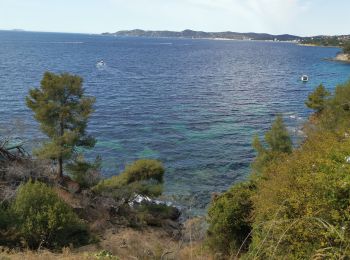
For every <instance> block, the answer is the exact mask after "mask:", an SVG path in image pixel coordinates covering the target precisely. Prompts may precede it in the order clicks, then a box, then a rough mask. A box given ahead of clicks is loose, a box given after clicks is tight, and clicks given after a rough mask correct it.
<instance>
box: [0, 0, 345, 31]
mask: <svg viewBox="0 0 350 260" xmlns="http://www.w3.org/2000/svg"><path fill="white" fill-rule="evenodd" d="M349 14H350V0H0V29H5V30H7V29H15V28H16V29H25V30H32V31H50V32H81V33H101V32H115V31H118V30H129V29H136V28H139V29H146V30H176V31H180V30H184V29H193V30H203V31H227V30H229V31H235V32H267V33H273V34H282V33H290V34H297V35H301V36H306V35H318V34H350V19H349Z"/></svg>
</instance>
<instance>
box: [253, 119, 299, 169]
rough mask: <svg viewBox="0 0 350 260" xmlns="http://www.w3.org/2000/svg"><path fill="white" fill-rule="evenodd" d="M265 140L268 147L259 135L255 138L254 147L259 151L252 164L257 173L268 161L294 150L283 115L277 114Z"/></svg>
mask: <svg viewBox="0 0 350 260" xmlns="http://www.w3.org/2000/svg"><path fill="white" fill-rule="evenodd" d="M265 142H266V145H267V147H265V146H264V145H263V144H262V143H261V141H260V140H259V138H258V137H257V136H256V137H254V139H253V147H254V149H255V150H256V152H257V156H256V158H255V161H254V163H253V165H252V166H253V169H254V171H255V173H260V172H261V171H262V169H263V168H264V167H265V165H266V164H267V163H268V162H270V161H273V160H275V159H279V158H280V157H281V156H283V155H284V154H289V153H291V152H292V149H293V146H292V140H291V139H290V136H289V134H288V131H287V128H286V127H285V125H284V123H283V119H282V117H281V116H277V118H276V120H275V121H274V122H273V124H272V127H271V130H269V131H268V132H267V133H266V134H265Z"/></svg>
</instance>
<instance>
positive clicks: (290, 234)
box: [208, 82, 350, 259]
mask: <svg viewBox="0 0 350 260" xmlns="http://www.w3.org/2000/svg"><path fill="white" fill-rule="evenodd" d="M349 102H350V82H347V83H346V84H344V85H340V86H337V87H336V89H335V91H334V93H333V95H330V94H329V93H328V92H327V91H326V90H325V89H324V88H323V86H319V87H318V88H316V90H315V91H314V92H313V93H311V94H310V96H309V98H308V101H307V104H308V106H309V107H311V108H313V109H314V110H315V112H316V114H315V116H314V117H313V120H312V121H311V122H309V123H308V124H307V125H306V126H305V127H304V130H305V131H306V134H307V136H308V137H307V139H306V140H305V142H304V143H303V145H302V146H301V147H300V148H298V149H296V150H294V151H293V152H291V150H290V149H282V150H283V151H284V152H283V153H280V154H279V155H278V157H263V158H264V160H262V159H261V156H262V155H265V150H266V149H263V147H262V145H261V144H260V142H257V141H256V142H255V147H256V149H257V150H258V156H257V159H256V161H255V162H254V164H256V163H257V162H258V165H259V171H258V174H253V175H252V176H251V179H252V180H251V181H249V182H247V183H243V184H236V185H234V187H233V188H231V189H230V190H229V191H227V192H226V193H224V194H223V195H221V196H220V197H219V198H220V199H216V200H214V201H213V202H212V205H211V208H210V210H209V218H208V221H209V225H210V227H209V236H208V240H209V242H210V243H209V245H210V246H211V248H212V249H213V250H215V251H218V252H222V253H224V254H225V255H231V256H235V255H236V254H240V255H241V256H242V257H243V258H247V259H250V258H254V259H309V258H315V259H345V258H347V257H349V256H350V232H349V226H350V214H349V210H348V209H349V208H350V193H349V190H350V177H349V176H350V164H349V158H350V152H349V151H350V138H349V134H348V132H347V129H349V127H350V123H349V122H350V112H349V111H350V109H349ZM275 124H276V123H275ZM272 129H276V128H274V127H273V128H272ZM267 136H275V135H271V132H270V134H269V135H267ZM268 140H269V138H266V142H267V143H269V142H268ZM280 140H281V142H282V143H283V141H282V140H288V139H280ZM285 144H286V147H289V148H290V141H286V143H285ZM278 147H283V146H278ZM272 150H273V149H271V148H270V152H271V151H272ZM261 151H262V152H261ZM280 151H281V150H280ZM259 157H260V158H259ZM254 173H256V172H254ZM249 183H254V185H253V186H252V185H251V184H249ZM242 185H243V186H244V185H248V187H247V188H246V190H245V193H243V194H245V197H243V198H244V199H243V201H244V202H245V203H246V208H245V210H242V208H241V207H239V206H237V205H244V204H239V203H238V202H240V201H242V191H241V189H242ZM252 187H254V188H253V189H252ZM252 191H253V192H252ZM213 212H214V213H215V215H214V216H215V217H212V216H213ZM248 213H249V214H248ZM247 216H249V218H248V220H249V222H247V223H248V224H249V225H250V229H251V233H250V234H249V235H247V230H244V231H242V232H241V233H240V234H239V235H237V230H239V229H232V228H230V225H231V227H236V225H237V224H236V223H239V224H241V223H240V222H237V220H246V219H247ZM228 223H229V224H230V225H228ZM238 227H239V225H238ZM224 231H226V232H224ZM228 231H229V233H228ZM244 236H246V237H247V239H246V240H245V241H244V244H243V243H242V244H241V246H240V247H239V246H238V245H239V243H237V242H238V241H241V240H242V238H243V237H244ZM238 238H240V239H238ZM212 241H218V242H217V243H215V242H214V243H213V242H212ZM219 241H229V242H221V243H219ZM244 249H247V250H246V251H245V250H244Z"/></svg>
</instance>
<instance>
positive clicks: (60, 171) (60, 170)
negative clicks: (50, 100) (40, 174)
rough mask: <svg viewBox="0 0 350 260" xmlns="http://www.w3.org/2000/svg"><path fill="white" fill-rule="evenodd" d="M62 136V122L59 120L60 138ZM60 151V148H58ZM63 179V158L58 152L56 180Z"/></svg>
mask: <svg viewBox="0 0 350 260" xmlns="http://www.w3.org/2000/svg"><path fill="white" fill-rule="evenodd" d="M63 134H64V128H63V120H62V118H61V122H60V136H61V138H62V136H63ZM61 146H63V144H62V143H61ZM60 149H61V147H60ZM62 178H63V158H62V153H61V152H60V156H59V157H58V173H57V179H58V180H62Z"/></svg>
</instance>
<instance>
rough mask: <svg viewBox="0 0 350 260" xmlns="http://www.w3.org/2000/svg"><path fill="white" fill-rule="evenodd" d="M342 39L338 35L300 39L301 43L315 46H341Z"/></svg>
mask: <svg viewBox="0 0 350 260" xmlns="http://www.w3.org/2000/svg"><path fill="white" fill-rule="evenodd" d="M342 42H343V41H342V39H340V38H339V37H338V36H316V37H308V38H304V39H302V41H301V43H302V44H312V45H316V46H341V45H342Z"/></svg>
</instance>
